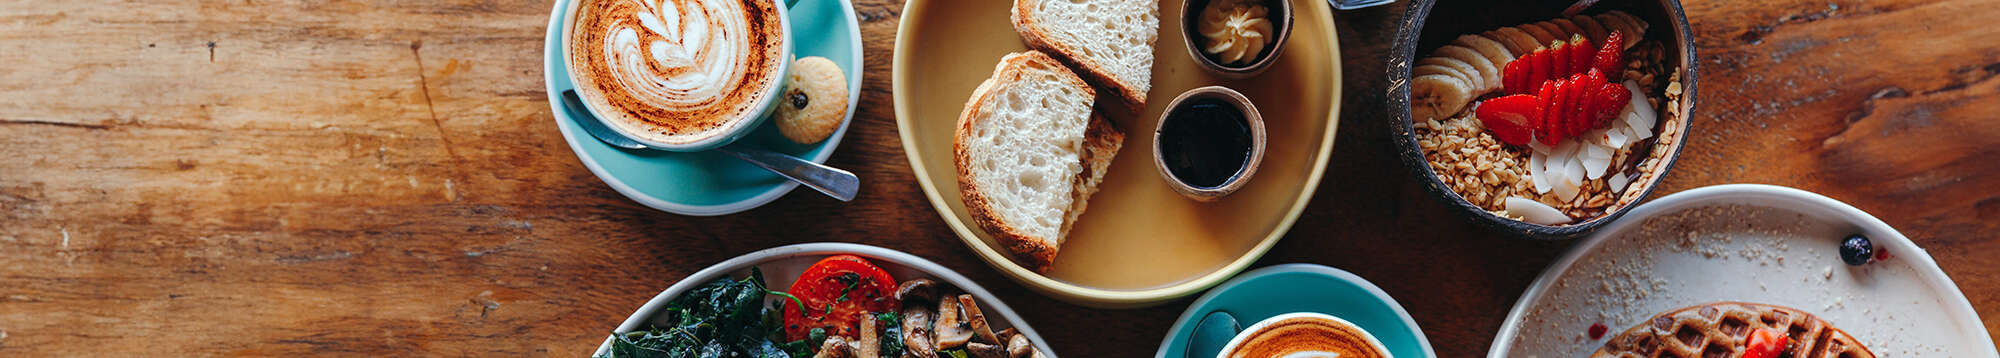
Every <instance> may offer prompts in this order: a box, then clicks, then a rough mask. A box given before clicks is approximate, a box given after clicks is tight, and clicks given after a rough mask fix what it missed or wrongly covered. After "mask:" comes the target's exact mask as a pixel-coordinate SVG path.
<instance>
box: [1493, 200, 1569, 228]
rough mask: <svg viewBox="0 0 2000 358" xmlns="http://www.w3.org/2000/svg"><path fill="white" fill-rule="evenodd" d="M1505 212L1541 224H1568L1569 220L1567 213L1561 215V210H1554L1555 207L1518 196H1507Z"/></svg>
mask: <svg viewBox="0 0 2000 358" xmlns="http://www.w3.org/2000/svg"><path fill="white" fill-rule="evenodd" d="M1507 214H1509V215H1513V216H1518V217H1521V219H1522V220H1523V221H1527V222H1531V223H1536V224H1541V225H1561V224H1568V223H1570V220H1571V219H1570V218H1569V215H1563V213H1562V211H1561V210H1556V208H1555V207H1551V206H1549V205H1548V204H1542V202H1539V201H1534V200H1531V199H1528V198H1523V197H1518V196H1509V197H1507Z"/></svg>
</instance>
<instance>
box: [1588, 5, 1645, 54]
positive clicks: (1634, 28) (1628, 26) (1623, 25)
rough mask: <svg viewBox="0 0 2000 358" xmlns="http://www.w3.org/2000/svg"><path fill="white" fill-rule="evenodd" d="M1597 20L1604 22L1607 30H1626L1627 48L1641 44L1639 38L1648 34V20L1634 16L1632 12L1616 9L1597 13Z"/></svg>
mask: <svg viewBox="0 0 2000 358" xmlns="http://www.w3.org/2000/svg"><path fill="white" fill-rule="evenodd" d="M1597 22H1598V23H1599V24H1603V25H1604V28H1605V29H1606V30H1616V31H1620V32H1624V33H1625V38H1626V39H1627V40H1626V41H1625V48H1627V49H1630V48H1632V46H1638V45H1639V41H1637V40H1638V39H1639V38H1640V37H1643V36H1645V35H1646V29H1647V27H1648V26H1647V24H1646V20H1640V19H1639V18H1638V17H1634V16H1632V14H1627V13H1625V12H1624V11H1616V10H1613V11H1611V12H1606V13H1602V14H1597Z"/></svg>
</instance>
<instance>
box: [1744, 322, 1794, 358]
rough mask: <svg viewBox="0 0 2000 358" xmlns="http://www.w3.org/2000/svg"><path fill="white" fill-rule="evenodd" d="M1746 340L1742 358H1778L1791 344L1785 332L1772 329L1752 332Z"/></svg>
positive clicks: (1760, 329)
mask: <svg viewBox="0 0 2000 358" xmlns="http://www.w3.org/2000/svg"><path fill="white" fill-rule="evenodd" d="M1744 338H1745V339H1744V340H1743V341H1744V342H1743V356H1742V358H1778V356H1779V355H1782V354H1784V353H1785V347H1786V346H1788V345H1790V344H1791V342H1790V341H1791V339H1790V338H1788V337H1785V333H1784V332H1782V331H1778V330H1775V329H1770V328H1759V329H1757V330H1754V331H1750V334H1749V336H1748V337H1744Z"/></svg>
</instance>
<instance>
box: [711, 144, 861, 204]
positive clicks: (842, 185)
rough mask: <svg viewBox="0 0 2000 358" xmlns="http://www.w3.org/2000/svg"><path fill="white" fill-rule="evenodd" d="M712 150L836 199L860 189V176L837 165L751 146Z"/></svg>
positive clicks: (841, 198) (849, 196)
mask: <svg viewBox="0 0 2000 358" xmlns="http://www.w3.org/2000/svg"><path fill="white" fill-rule="evenodd" d="M716 150H717V151H721V152H723V153H726V154H729V155H731V156H735V157H736V158H737V159H742V160H743V161H746V162H750V164H753V165H756V166H759V167H763V168H764V169H769V170H771V172H774V173H778V175H783V176H785V177H786V178H790V179H792V181H796V182H799V184H805V185H806V186H807V187H810V188H813V190H818V191H819V192H821V193H826V195H827V196H831V197H833V198H834V199H840V201H851V200H854V193H855V192H856V191H859V190H860V189H861V179H860V178H856V177H855V176H854V173H850V172H848V171H846V170H840V169H839V168H834V167H829V166H825V165H821V164H819V163H814V162H812V161H808V160H805V159H799V158H798V157H794V156H789V155H784V154H779V153H777V152H772V151H768V150H763V149H757V148H752V147H745V146H738V145H727V146H723V147H722V148H716Z"/></svg>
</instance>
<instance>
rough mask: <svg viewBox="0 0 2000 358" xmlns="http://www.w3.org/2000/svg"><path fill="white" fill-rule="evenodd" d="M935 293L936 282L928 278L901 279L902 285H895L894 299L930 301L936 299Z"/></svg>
mask: <svg viewBox="0 0 2000 358" xmlns="http://www.w3.org/2000/svg"><path fill="white" fill-rule="evenodd" d="M937 294H938V293H937V282H933V281H931V280H929V279H921V278H919V279H913V280H909V281H903V284H902V285H900V286H896V300H899V301H917V302H931V301H936V300H937Z"/></svg>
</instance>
